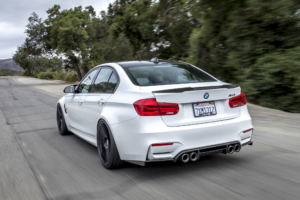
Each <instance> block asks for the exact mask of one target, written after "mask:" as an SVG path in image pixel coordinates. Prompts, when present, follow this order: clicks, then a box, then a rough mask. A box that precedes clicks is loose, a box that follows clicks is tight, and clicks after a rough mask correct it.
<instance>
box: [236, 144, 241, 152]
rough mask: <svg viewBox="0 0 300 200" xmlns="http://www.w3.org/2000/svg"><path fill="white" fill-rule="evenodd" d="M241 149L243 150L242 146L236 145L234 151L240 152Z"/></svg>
mask: <svg viewBox="0 0 300 200" xmlns="http://www.w3.org/2000/svg"><path fill="white" fill-rule="evenodd" d="M241 148H242V146H241V145H240V144H236V145H234V151H235V152H240V150H241Z"/></svg>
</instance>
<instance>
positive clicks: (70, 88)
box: [64, 85, 77, 93]
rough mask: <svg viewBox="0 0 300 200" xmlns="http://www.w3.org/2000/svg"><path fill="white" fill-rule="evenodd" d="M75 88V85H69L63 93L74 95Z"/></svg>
mask: <svg viewBox="0 0 300 200" xmlns="http://www.w3.org/2000/svg"><path fill="white" fill-rule="evenodd" d="M76 86H77V85H69V86H67V87H65V89H64V93H74V92H75V87H76Z"/></svg>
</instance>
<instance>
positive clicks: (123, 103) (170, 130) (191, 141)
mask: <svg viewBox="0 0 300 200" xmlns="http://www.w3.org/2000/svg"><path fill="white" fill-rule="evenodd" d="M103 66H110V67H112V68H113V69H115V71H116V72H117V74H118V76H119V85H118V88H117V90H116V91H115V92H114V93H113V94H102V93H94V94H68V95H66V96H65V97H64V98H62V99H61V100H60V101H59V103H60V104H61V105H64V104H65V103H66V105H67V110H68V114H65V119H66V123H67V125H68V128H69V130H71V131H72V132H73V133H74V134H76V135H78V136H79V137H81V138H83V139H84V140H86V141H88V142H90V143H92V144H93V145H95V146H96V145H97V143H96V138H95V136H96V134H97V123H98V121H99V120H100V119H103V120H105V121H106V122H107V123H108V124H109V128H110V129H111V131H112V134H113V136H114V139H115V142H116V145H117V148H118V151H119V154H120V157H121V159H122V160H131V161H145V160H146V159H147V156H148V158H149V159H153V160H155V159H162V158H165V159H170V158H171V159H172V158H174V157H175V156H176V155H177V154H178V153H180V152H181V151H183V150H187V149H191V148H198V147H204V146H210V145H216V144H222V143H227V142H233V141H237V142H241V140H242V139H243V138H242V136H241V134H240V133H241V132H242V131H243V130H246V129H249V128H252V127H253V126H252V122H251V117H250V116H249V113H248V110H247V106H242V107H241V108H233V109H232V108H230V107H229V105H228V99H229V97H228V96H229V94H232V93H235V94H236V95H238V94H240V88H239V87H238V88H233V89H215V90H207V91H206V90H203V91H190V92H184V93H176V94H164V93H154V94H153V93H152V91H153V90H159V89H160V90H161V89H172V88H177V87H187V86H188V87H200V85H201V86H203V87H205V86H217V85H224V84H226V83H223V82H220V81H216V82H210V83H195V84H180V85H167V86H166V85H164V86H161V87H160V86H159V87H158V86H155V87H139V86H136V85H134V84H133V83H132V82H131V80H130V79H129V78H128V76H127V74H126V73H125V71H124V70H123V69H122V68H121V67H120V66H119V65H118V64H115V63H109V64H104V65H103ZM98 67H99V66H98ZM205 92H208V93H209V94H210V98H209V99H208V101H211V100H213V101H215V103H216V106H217V115H216V116H209V117H200V118H195V117H194V113H193V110H192V106H191V103H192V102H202V101H203V95H204V93H205ZM83 96H84V97H83ZM75 97H77V98H75ZM155 97H156V99H157V101H159V102H169V103H176V102H177V103H178V104H180V112H179V113H178V114H177V115H174V116H166V117H161V116H139V115H138V114H137V112H136V111H135V109H134V106H133V103H134V102H136V101H138V100H140V99H147V98H155ZM79 98H82V101H83V102H82V104H79V103H78V101H79ZM101 98H102V99H103V100H104V101H105V104H104V105H99V103H98V101H99V99H101ZM191 124H194V125H191ZM72 127H73V128H72ZM251 135H252V133H251ZM251 135H250V136H251ZM168 142H174V143H176V145H174V146H173V147H166V148H165V147H158V148H156V147H155V148H152V147H151V144H154V143H168ZM243 142H244V141H243ZM149 149H150V151H149ZM166 150H168V152H164V151H166ZM148 153H149V154H148ZM159 153H163V154H161V155H159Z"/></svg>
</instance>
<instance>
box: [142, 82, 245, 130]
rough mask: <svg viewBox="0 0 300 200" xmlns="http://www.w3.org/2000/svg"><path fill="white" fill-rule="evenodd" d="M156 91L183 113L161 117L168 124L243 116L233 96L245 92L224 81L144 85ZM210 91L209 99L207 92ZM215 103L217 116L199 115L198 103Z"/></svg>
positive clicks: (157, 97) (161, 100) (156, 95)
mask: <svg viewBox="0 0 300 200" xmlns="http://www.w3.org/2000/svg"><path fill="white" fill-rule="evenodd" d="M140 89H141V90H143V91H149V92H152V93H153V94H154V96H155V98H156V101H157V102H165V103H176V104H178V105H179V112H178V113H177V114H176V115H168V116H161V117H162V119H163V121H164V123H165V124H166V125H167V126H186V125H193V124H201V123H210V122H216V121H223V120H229V119H234V118H237V117H239V115H240V107H237V108H230V107H229V99H230V98H232V97H234V96H237V95H239V94H240V93H241V89H240V87H239V86H237V85H230V84H227V83H223V82H214V83H211V82H210V83H192V84H180V85H176V86H175V87H174V85H160V86H150V87H149V86H148V87H140ZM206 93H207V94H209V97H208V98H207V99H205V98H204V95H205V94H206ZM203 102H210V103H212V102H214V105H215V108H216V115H210V116H202V117H195V111H194V103H203Z"/></svg>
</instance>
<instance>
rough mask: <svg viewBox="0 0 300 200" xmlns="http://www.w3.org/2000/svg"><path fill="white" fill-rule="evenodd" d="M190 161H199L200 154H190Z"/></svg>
mask: <svg viewBox="0 0 300 200" xmlns="http://www.w3.org/2000/svg"><path fill="white" fill-rule="evenodd" d="M190 159H191V161H193V162H195V161H197V160H198V154H197V153H196V152H192V153H191V154H190Z"/></svg>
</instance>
